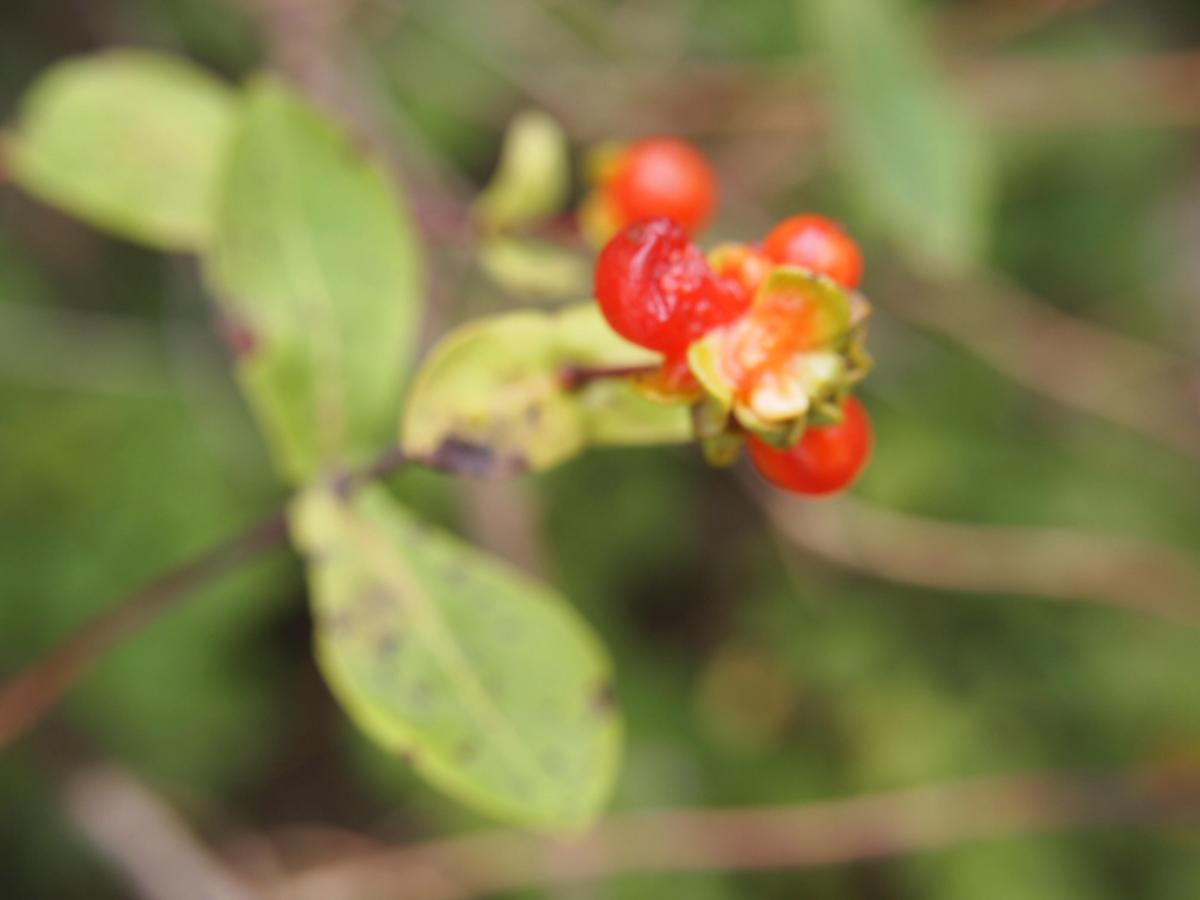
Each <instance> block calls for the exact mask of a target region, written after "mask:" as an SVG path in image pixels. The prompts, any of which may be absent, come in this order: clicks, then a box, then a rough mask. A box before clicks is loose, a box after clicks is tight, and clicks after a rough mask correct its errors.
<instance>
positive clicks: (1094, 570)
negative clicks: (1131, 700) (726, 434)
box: [752, 486, 1200, 625]
mask: <svg viewBox="0 0 1200 900" xmlns="http://www.w3.org/2000/svg"><path fill="white" fill-rule="evenodd" d="M752 493H753V494H754V495H755V497H756V498H757V499H758V501H759V503H760V504H761V505H762V507H763V508H764V509H765V511H766V512H767V515H768V516H769V517H770V519H771V520H772V522H773V523H774V524H775V526H776V527H777V528H778V529H779V531H780V533H781V534H782V535H783V536H784V538H785V539H786V540H788V541H790V542H791V543H793V544H795V545H796V546H798V547H802V548H803V549H805V550H807V551H809V552H810V553H814V554H816V555H817V556H820V557H822V558H824V559H826V560H828V561H830V562H833V563H835V564H837V565H839V566H844V567H846V568H850V569H857V570H860V571H863V572H867V573H868V574H870V575H874V576H876V577H878V578H883V579H886V580H889V581H898V582H902V583H904V584H915V585H918V586H921V587H929V588H936V589H938V590H946V591H963V592H969V593H986V594H1019V595H1023V596H1028V597H1038V598H1041V599H1046V600H1066V601H1077V602H1084V603H1096V604H1102V605H1105V606H1112V607H1115V608H1117V609H1123V610H1126V611H1129V612H1135V613H1138V614H1140V615H1145V616H1152V617H1158V618H1162V619H1167V620H1170V621H1174V622H1179V623H1183V624H1187V625H1200V561H1197V559H1196V558H1195V557H1194V556H1192V555H1191V554H1189V553H1185V552H1183V551H1179V550H1174V549H1171V548H1168V547H1162V546H1159V545H1156V544H1152V543H1149V542H1147V541H1140V540H1134V539H1131V538H1121V537H1108V536H1104V535H1095V534H1081V533H1078V532H1073V531H1068V530H1065V529H1055V528H1013V527H1005V526H998V525H966V524H961V523H955V522H943V521H938V520H935V519H925V518H921V517H918V516H912V515H907V514H905V513H898V512H892V511H888V510H884V509H881V508H879V507H875V506H871V505H869V504H867V503H863V502H862V501H859V500H854V499H852V498H850V497H843V498H841V499H839V500H836V501H826V502H822V503H811V502H807V503H800V502H796V501H789V500H788V499H786V498H782V497H778V496H768V495H767V492H766V491H765V490H763V489H761V488H758V487H757V486H756V487H755V488H754V489H753V490H752Z"/></svg>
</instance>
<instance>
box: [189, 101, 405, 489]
mask: <svg viewBox="0 0 1200 900" xmlns="http://www.w3.org/2000/svg"><path fill="white" fill-rule="evenodd" d="M216 223H217V229H216V233H215V236H214V240H213V245H212V249H211V252H210V254H209V256H208V258H207V260H206V263H207V265H206V274H207V275H208V276H209V279H210V281H211V282H212V284H213V287H214V290H215V291H216V293H217V294H218V295H219V296H220V297H221V298H222V299H223V301H224V302H225V304H226V307H227V313H228V314H229V315H230V317H231V318H232V319H233V320H234V321H235V323H236V326H237V328H238V330H239V332H240V333H241V334H243V335H244V336H245V339H244V340H243V341H242V343H244V344H245V345H246V347H245V350H246V352H244V353H242V354H241V358H240V360H239V373H240V375H241V379H242V383H243V386H244V387H245V389H246V390H247V392H248V394H249V396H250V401H251V405H252V406H253V407H254V409H255V411H256V413H257V414H258V416H259V418H260V420H261V421H262V423H263V426H264V428H265V430H266V432H267V434H268V437H269V439H270V443H271V445H272V448H273V450H274V451H275V454H276V457H277V459H278V460H279V462H280V465H281V467H282V468H283V469H284V470H285V471H286V472H287V474H288V475H290V476H291V477H292V478H293V479H294V480H295V481H297V482H300V481H303V480H305V479H306V478H308V477H310V476H311V475H312V474H313V473H314V472H315V471H317V470H318V469H320V468H322V467H328V466H332V465H342V464H347V463H354V462H356V461H359V460H361V459H363V458H365V457H366V456H367V455H368V454H370V453H371V452H373V451H375V450H377V448H378V447H379V446H381V445H383V444H385V443H386V442H387V441H388V440H390V439H391V437H392V433H393V430H394V427H395V421H396V416H397V415H398V410H399V391H400V387H401V382H402V379H403V376H404V372H405V370H406V368H407V366H408V363H409V360H410V355H411V352H412V346H413V340H414V338H415V332H416V327H417V322H418V316H419V313H420V309H421V297H420V291H421V285H420V273H419V260H418V253H417V248H416V244H415V240H414V237H413V231H412V228H411V226H410V224H409V220H408V217H407V215H406V214H405V213H404V211H403V209H402V208H401V207H400V205H399V204H398V200H397V196H396V191H395V188H394V186H393V185H392V183H391V181H390V180H389V179H388V177H387V176H386V175H385V174H384V171H383V169H382V168H381V167H380V166H378V165H376V164H375V163H374V162H372V161H371V160H369V159H367V158H366V157H365V156H364V155H363V153H362V152H361V151H360V150H358V149H357V148H355V147H353V146H352V145H351V144H350V142H349V141H348V140H347V139H346V137H345V136H344V135H342V134H341V133H340V132H339V131H338V130H337V128H336V127H335V126H334V125H333V124H332V123H331V122H330V121H329V120H328V119H326V118H325V117H324V116H323V115H322V114H321V113H320V112H318V111H317V110H315V109H314V108H312V107H311V106H310V105H308V104H307V103H306V102H304V101H303V100H301V99H300V98H298V97H297V96H295V95H294V94H293V93H291V92H290V91H289V90H288V89H287V88H285V87H284V86H283V85H281V84H279V83H277V82H275V81H272V80H269V79H261V80H259V81H257V82H255V83H254V84H253V85H252V86H251V87H250V89H249V93H248V97H247V100H246V109H245V115H244V120H243V122H242V124H241V128H240V130H239V132H238V135H237V136H236V138H235V139H234V142H233V146H232V148H231V152H230V158H229V165H228V168H227V172H226V176H225V178H224V180H223V182H222V185H221V190H220V193H219V196H218V203H217V220H216Z"/></svg>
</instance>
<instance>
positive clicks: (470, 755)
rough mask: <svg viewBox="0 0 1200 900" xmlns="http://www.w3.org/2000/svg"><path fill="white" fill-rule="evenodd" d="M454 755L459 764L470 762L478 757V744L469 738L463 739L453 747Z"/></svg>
mask: <svg viewBox="0 0 1200 900" xmlns="http://www.w3.org/2000/svg"><path fill="white" fill-rule="evenodd" d="M454 755H455V756H456V757H457V758H458V760H459V762H470V761H471V760H473V759H475V758H476V757H477V756H479V743H478V742H477V741H475V740H473V739H471V738H463V739H462V740H460V741H459V742H458V743H457V744H456V745H455V747H454Z"/></svg>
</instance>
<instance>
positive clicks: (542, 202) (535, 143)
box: [474, 110, 571, 230]
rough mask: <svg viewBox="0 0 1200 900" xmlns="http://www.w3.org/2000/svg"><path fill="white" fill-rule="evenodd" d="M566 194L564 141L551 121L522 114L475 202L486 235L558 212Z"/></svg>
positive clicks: (567, 175) (537, 114)
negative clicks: (493, 172)
mask: <svg viewBox="0 0 1200 900" xmlns="http://www.w3.org/2000/svg"><path fill="white" fill-rule="evenodd" d="M570 190H571V165H570V159H569V157H568V154H567V136H566V134H565V133H564V132H563V129H562V126H561V125H559V124H558V122H557V121H555V120H554V118H553V117H551V116H549V115H547V114H546V113H544V112H540V111H538V110H529V111H526V112H523V113H521V114H520V115H518V116H517V117H516V118H515V119H513V121H512V124H511V125H510V126H509V128H508V133H507V134H506V135H505V138H504V149H503V151H502V152H501V155H500V164H499V166H498V167H497V169H496V174H495V175H494V176H493V177H492V180H491V182H490V183H489V184H488V186H487V187H486V188H484V190H483V192H482V193H481V194H480V195H479V199H478V200H477V201H476V203H475V209H474V213H475V217H476V219H477V220H478V221H479V223H480V224H481V225H482V226H483V227H484V228H485V229H488V230H499V229H509V228H520V227H521V226H523V225H529V224H531V223H533V222H537V221H538V220H539V219H542V218H545V217H546V216H548V215H551V214H552V213H555V212H557V211H558V210H559V209H561V208H562V206H563V204H565V203H566V202H567V197H568V195H569V194H570Z"/></svg>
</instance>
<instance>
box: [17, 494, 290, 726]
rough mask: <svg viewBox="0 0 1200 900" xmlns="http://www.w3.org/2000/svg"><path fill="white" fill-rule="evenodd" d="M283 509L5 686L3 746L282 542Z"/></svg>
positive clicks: (110, 612) (136, 596)
mask: <svg viewBox="0 0 1200 900" xmlns="http://www.w3.org/2000/svg"><path fill="white" fill-rule="evenodd" d="M286 538H287V522H286V519H285V517H284V514H283V512H282V511H280V512H276V513H273V514H272V515H270V516H268V517H267V518H265V519H263V520H262V521H261V522H257V523H256V524H254V525H252V526H250V527H249V528H247V529H245V530H244V531H242V532H240V533H238V534H236V535H233V536H232V537H229V538H227V539H226V540H224V541H222V542H221V543H220V544H218V545H217V546H215V547H213V548H212V549H210V550H208V551H207V552H205V553H203V554H201V555H200V556H198V557H196V558H194V559H192V560H189V561H187V562H185V563H183V564H182V565H180V566H177V567H175V568H173V569H170V570H169V571H167V572H164V573H163V574H161V575H159V576H158V577H157V578H155V579H153V580H152V581H150V582H149V583H148V584H146V585H145V586H144V587H142V588H140V589H139V590H136V591H134V592H133V593H132V594H129V595H128V596H126V597H125V598H123V599H121V600H119V601H117V602H116V603H115V604H114V605H113V606H112V607H110V608H109V609H107V610H106V611H104V612H103V613H101V614H99V615H98V616H96V617H95V618H94V619H92V620H91V621H90V622H88V623H86V624H85V625H83V626H82V627H80V628H79V629H78V630H77V631H75V632H74V633H73V634H71V635H70V636H69V637H68V638H67V639H66V640H64V641H63V642H62V643H60V644H58V645H57V646H56V647H54V648H53V649H52V650H50V651H49V652H48V653H46V654H45V655H44V656H42V657H41V658H40V659H38V660H37V661H35V662H34V663H32V664H30V665H29V666H28V667H26V668H25V669H24V670H22V671H21V672H20V673H19V674H18V675H16V676H15V677H13V678H12V679H10V680H9V681H8V682H7V683H5V684H4V685H3V686H2V687H0V749H3V748H4V747H7V746H8V745H9V744H10V743H12V742H13V741H14V740H16V739H17V738H18V737H20V736H21V735H22V734H24V733H25V732H26V731H27V730H29V729H30V728H31V727H32V726H33V725H35V724H36V723H37V722H38V720H40V719H41V718H42V716H44V715H45V714H46V713H47V712H49V711H50V709H51V708H52V707H53V706H54V705H55V704H56V703H57V702H58V701H59V700H61V699H62V697H63V695H64V694H65V693H66V692H67V691H68V690H69V689H70V688H71V687H72V686H73V685H74V684H75V682H76V681H78V680H79V678H80V676H81V675H83V673H84V672H86V671H87V670H88V669H89V668H91V666H92V665H94V664H95V663H96V661H97V660H99V659H100V658H102V657H103V656H104V654H106V653H107V652H108V651H109V650H111V649H112V648H113V647H115V646H116V645H117V644H119V643H120V642H122V641H124V640H126V639H127V638H129V637H132V636H133V635H134V634H136V633H137V632H138V631H140V630H141V629H142V628H143V627H144V626H145V625H147V624H149V623H150V622H151V621H153V620H154V619H156V618H157V617H158V616H160V615H162V614H163V613H165V612H166V611H168V610H169V609H171V608H173V607H174V606H176V605H177V604H178V602H179V601H180V600H182V599H183V598H185V597H186V596H187V595H188V594H190V593H191V592H192V591H194V590H196V589H197V588H199V587H201V586H203V585H205V584H208V583H210V582H212V581H215V580H216V579H217V578H219V577H221V576H222V575H225V574H227V573H229V572H231V571H233V570H234V569H236V568H237V567H238V566H240V565H241V564H242V563H244V562H246V561H248V560H251V559H254V558H256V557H258V556H261V555H262V554H263V553H265V552H267V551H268V550H271V549H273V548H275V547H279V546H282V545H283V544H284V542H285V540H286Z"/></svg>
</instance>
